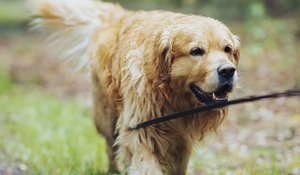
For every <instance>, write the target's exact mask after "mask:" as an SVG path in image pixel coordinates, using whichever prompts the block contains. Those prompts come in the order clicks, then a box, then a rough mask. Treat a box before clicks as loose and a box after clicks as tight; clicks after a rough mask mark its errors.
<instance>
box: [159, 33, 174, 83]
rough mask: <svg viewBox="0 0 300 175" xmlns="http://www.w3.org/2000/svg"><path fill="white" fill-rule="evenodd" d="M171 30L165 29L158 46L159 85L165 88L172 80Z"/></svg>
mask: <svg viewBox="0 0 300 175" xmlns="http://www.w3.org/2000/svg"><path fill="white" fill-rule="evenodd" d="M172 43H173V42H172V38H171V32H168V31H165V32H162V33H161V35H160V40H159V45H158V48H157V73H158V75H157V81H156V83H157V86H158V87H160V88H165V87H166V86H167V85H168V83H169V82H170V80H171V77H170V70H171V64H172V60H173V54H172Z"/></svg>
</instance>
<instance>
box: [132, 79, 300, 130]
mask: <svg viewBox="0 0 300 175" xmlns="http://www.w3.org/2000/svg"><path fill="white" fill-rule="evenodd" d="M190 89H191V91H192V93H193V94H194V95H195V97H196V98H197V99H198V100H199V102H200V103H205V104H206V106H202V107H198V108H194V109H189V110H186V111H181V112H177V113H173V114H170V115H166V116H162V117H158V118H155V119H152V120H148V121H145V122H141V123H139V124H137V125H136V126H135V127H134V128H132V129H140V128H145V127H147V126H150V125H154V124H158V123H162V122H165V121H169V120H174V119H177V118H182V117H189V116H191V115H192V114H196V113H200V112H205V111H210V110H214V109H220V108H224V107H227V106H232V105H237V104H241V103H249V102H254V101H259V100H263V99H272V98H273V99H274V98H280V97H294V96H300V90H288V91H284V92H276V93H271V94H267V95H259V96H248V97H245V98H240V99H235V100H230V101H228V100H227V91H223V92H222V91H220V92H218V91H217V92H215V93H206V92H204V91H202V90H201V89H200V88H199V87H198V86H196V85H193V84H192V85H191V86H190ZM220 93H223V94H221V95H223V96H224V98H220V96H221V95H220ZM224 94H226V96H225V95H224Z"/></svg>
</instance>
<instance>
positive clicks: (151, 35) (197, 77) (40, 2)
mask: <svg viewBox="0 0 300 175" xmlns="http://www.w3.org/2000/svg"><path fill="white" fill-rule="evenodd" d="M30 3H31V5H32V9H33V13H34V15H35V19H34V20H33V23H34V27H35V28H37V29H39V30H40V31H42V32H46V33H47V35H49V36H50V37H51V40H52V41H53V42H54V43H55V44H54V46H55V48H54V49H53V52H63V54H64V56H65V57H67V58H72V59H79V60H80V61H79V63H80V64H83V65H85V63H87V64H88V65H89V67H90V71H91V79H92V83H93V98H94V99H93V100H94V121H95V125H96V128H97V130H98V131H99V133H101V134H102V135H103V136H104V137H105V139H106V142H107V154H108V157H109V171H110V172H117V171H122V172H128V174H138V175H146V174H147V175H160V174H171V175H182V174H186V173H187V165H188V162H189V158H190V155H191V150H192V146H193V145H194V144H195V143H197V142H199V141H200V140H201V139H203V137H204V136H205V135H206V133H208V132H210V131H214V130H216V128H217V127H218V126H219V125H220V123H221V122H222V121H223V119H224V117H225V116H226V114H227V109H226V108H224V109H220V110H212V111H209V112H205V113H200V114H195V115H193V116H189V117H186V118H181V119H177V120H172V121H167V122H164V123H160V124H156V125H152V126H148V127H146V128H141V129H133V128H134V127H135V126H136V125H137V124H138V123H140V122H144V121H147V120H150V119H154V118H157V117H160V116H164V115H167V114H172V113H174V112H178V111H182V110H187V109H191V108H194V107H199V106H201V105H205V104H207V103H209V102H218V101H222V100H227V98H228V94H229V93H230V92H231V91H232V89H233V88H234V86H235V84H236V81H237V72H236V67H237V65H238V61H239V39H238V38H237V37H236V36H235V35H233V34H232V33H231V32H230V30H229V29H228V28H227V27H226V26H225V25H224V24H223V23H221V22H219V21H217V20H215V19H212V18H208V17H203V16H196V15H184V14H179V13H171V12H164V11H149V12H145V11H136V12H134V11H128V10H125V9H123V8H122V7H120V6H118V5H114V4H111V3H105V2H100V1H92V0H31V2H30ZM192 85H193V86H196V87H198V88H199V91H200V92H201V93H200V94H201V95H202V96H203V99H204V100H202V101H200V102H199V101H198V100H197V99H196V98H195V96H194V95H193V93H192V92H191V90H190V87H191V86H192ZM74 127H76V126H74Z"/></svg>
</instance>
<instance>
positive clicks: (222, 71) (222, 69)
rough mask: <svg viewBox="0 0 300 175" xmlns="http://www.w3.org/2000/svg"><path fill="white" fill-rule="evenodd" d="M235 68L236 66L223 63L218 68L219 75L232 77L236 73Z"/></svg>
mask: <svg viewBox="0 0 300 175" xmlns="http://www.w3.org/2000/svg"><path fill="white" fill-rule="evenodd" d="M235 70H236V69H235V67H234V66H233V65H231V64H222V65H221V66H219V67H218V69H217V71H218V74H219V76H221V77H223V78H226V79H229V78H232V77H233V75H234V73H235Z"/></svg>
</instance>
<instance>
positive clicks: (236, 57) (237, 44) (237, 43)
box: [233, 35, 240, 65]
mask: <svg viewBox="0 0 300 175" xmlns="http://www.w3.org/2000/svg"><path fill="white" fill-rule="evenodd" d="M233 41H234V50H233V57H234V60H235V62H236V64H237V65H238V64H239V60H240V38H239V37H238V36H237V35H233Z"/></svg>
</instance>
